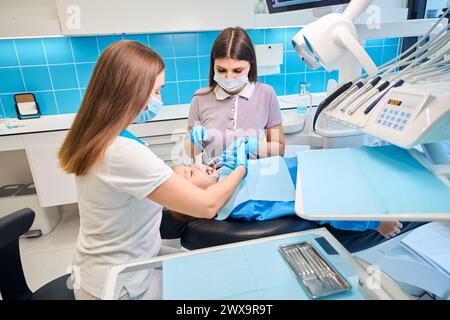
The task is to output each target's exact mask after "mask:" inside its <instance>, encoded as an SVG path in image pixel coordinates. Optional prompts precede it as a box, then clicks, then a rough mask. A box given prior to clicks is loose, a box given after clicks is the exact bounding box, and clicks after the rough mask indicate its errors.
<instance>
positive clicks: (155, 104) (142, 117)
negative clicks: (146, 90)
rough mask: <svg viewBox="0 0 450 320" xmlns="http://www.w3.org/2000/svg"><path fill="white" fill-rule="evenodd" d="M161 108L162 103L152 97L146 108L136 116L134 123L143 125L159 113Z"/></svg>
mask: <svg viewBox="0 0 450 320" xmlns="http://www.w3.org/2000/svg"><path fill="white" fill-rule="evenodd" d="M162 106H163V103H162V102H161V101H159V100H158V99H156V98H154V97H153V98H152V100H150V102H149V103H148V105H147V108H146V109H145V110H143V111H141V112H140V113H139V114H138V116H137V117H136V119H134V122H136V123H144V122H147V121H149V120H151V119H153V118H154V117H156V115H157V114H158V113H159V112H160V111H161V108H162Z"/></svg>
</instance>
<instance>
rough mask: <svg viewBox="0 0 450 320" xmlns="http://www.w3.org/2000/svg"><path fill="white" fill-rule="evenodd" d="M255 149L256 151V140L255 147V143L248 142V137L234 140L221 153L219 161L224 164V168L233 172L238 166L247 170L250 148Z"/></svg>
mask: <svg viewBox="0 0 450 320" xmlns="http://www.w3.org/2000/svg"><path fill="white" fill-rule="evenodd" d="M255 140H256V139H255ZM255 147H256V149H257V140H256V146H255V142H254V141H252V142H250V139H249V138H248V137H245V138H241V139H238V140H235V141H234V142H233V143H232V144H231V145H230V146H229V147H228V148H227V150H225V151H224V152H223V153H222V155H221V157H220V161H221V162H222V163H223V164H224V166H226V167H228V168H230V169H233V170H234V169H236V168H237V167H238V166H244V167H245V168H246V169H247V168H248V158H249V154H250V148H255ZM246 175H247V174H246Z"/></svg>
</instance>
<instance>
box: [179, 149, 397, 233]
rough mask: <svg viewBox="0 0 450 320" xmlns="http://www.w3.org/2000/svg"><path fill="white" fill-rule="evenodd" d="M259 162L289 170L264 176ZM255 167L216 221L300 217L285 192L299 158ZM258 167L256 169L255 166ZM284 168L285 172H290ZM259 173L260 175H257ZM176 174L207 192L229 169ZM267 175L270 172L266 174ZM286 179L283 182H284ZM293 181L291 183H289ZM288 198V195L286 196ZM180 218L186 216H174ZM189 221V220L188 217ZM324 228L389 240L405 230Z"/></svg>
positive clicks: (347, 225)
mask: <svg viewBox="0 0 450 320" xmlns="http://www.w3.org/2000/svg"><path fill="white" fill-rule="evenodd" d="M258 162H261V163H262V162H265V165H266V169H267V168H268V167H267V164H272V165H273V164H277V163H279V164H283V166H284V163H285V164H286V167H287V170H288V172H287V170H285V172H284V173H283V170H275V171H273V170H272V172H270V173H268V174H267V175H266V176H264V174H263V171H261V170H264V169H261V167H264V166H258V164H259V163H258ZM253 164H254V165H250V166H249V169H248V170H249V171H248V174H247V177H246V178H245V179H244V180H243V181H242V182H241V185H240V187H239V188H238V189H237V190H236V192H235V194H234V196H233V197H232V198H231V199H230V200H229V201H228V203H227V204H226V205H225V206H224V207H223V208H222V209H221V210H220V211H219V212H218V215H217V217H216V219H219V220H223V219H226V218H228V217H231V218H234V219H241V220H246V221H261V220H270V219H275V218H279V217H281V216H288V215H296V214H295V202H294V199H293V198H292V192H293V191H292V190H291V197H289V196H286V192H287V191H285V190H288V189H289V188H291V189H292V188H293V186H296V180H297V167H298V162H297V158H296V157H295V158H281V157H272V158H265V159H261V160H253ZM255 164H256V165H255ZM286 167H284V168H286ZM257 170H258V172H256V171H257ZM173 171H174V172H175V173H176V174H179V175H181V176H183V177H184V178H186V179H187V180H189V181H190V182H191V183H192V184H194V185H196V186H197V187H200V188H203V189H206V188H208V187H209V186H211V185H212V184H214V183H217V182H218V180H219V179H221V177H223V176H225V175H226V174H227V168H225V167H224V168H221V169H220V170H215V169H213V168H210V167H207V166H205V165H202V164H194V165H192V166H175V167H173ZM266 173H267V171H266ZM280 176H283V177H282V179H280V178H281V177H280ZM289 179H290V181H288V180H289ZM283 194H284V195H283ZM172 213H173V214H174V215H175V216H177V217H178V218H183V219H184V218H185V217H184V216H183V215H181V214H178V213H175V212H172ZM186 219H187V217H186ZM317 222H318V223H320V224H325V223H328V224H330V225H331V226H333V227H334V228H336V229H342V230H354V231H365V230H367V229H373V230H376V231H378V232H379V233H380V234H381V235H383V236H384V237H385V238H387V239H389V238H391V237H394V236H396V235H397V234H399V233H400V230H401V229H402V228H403V226H402V224H401V223H400V222H398V221H381V222H380V221H317Z"/></svg>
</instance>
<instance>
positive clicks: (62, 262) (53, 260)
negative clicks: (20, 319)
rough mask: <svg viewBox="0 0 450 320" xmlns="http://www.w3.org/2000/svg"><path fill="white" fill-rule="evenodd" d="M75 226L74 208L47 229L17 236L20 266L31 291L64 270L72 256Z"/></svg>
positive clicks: (77, 225)
mask: <svg viewBox="0 0 450 320" xmlns="http://www.w3.org/2000/svg"><path fill="white" fill-rule="evenodd" d="M79 226H80V224H79V216H78V212H77V211H76V210H72V211H65V212H64V213H63V214H62V218H61V221H60V222H59V223H58V224H57V225H56V227H55V229H54V230H53V231H52V232H51V233H49V234H47V235H43V236H41V237H39V238H33V239H20V252H21V258H22V265H23V270H24V273H25V278H26V280H27V283H28V286H29V287H30V289H31V290H32V291H35V290H36V289H38V288H40V287H41V286H42V285H44V284H46V283H48V282H49V281H51V280H53V279H55V278H58V277H60V276H62V275H64V274H66V273H67V269H68V267H69V266H70V265H71V263H72V260H73V258H74V254H75V246H76V241H77V236H78V229H79Z"/></svg>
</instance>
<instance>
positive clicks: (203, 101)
mask: <svg viewBox="0 0 450 320" xmlns="http://www.w3.org/2000/svg"><path fill="white" fill-rule="evenodd" d="M208 91H209V92H208ZM205 92H206V93H205ZM280 124H282V118H281V111H280V105H279V104H278V99H277V96H276V94H275V91H274V90H273V88H272V87H271V86H269V85H266V84H263V83H259V82H255V83H249V84H247V85H246V86H245V88H244V89H243V90H242V91H241V92H240V93H239V94H237V95H230V94H228V93H227V92H225V91H224V90H223V89H222V88H221V87H220V86H216V87H215V88H214V90H212V91H211V90H210V88H204V89H200V90H198V91H197V92H196V94H195V95H194V97H193V98H192V102H191V107H190V110H189V118H188V126H189V127H194V126H203V127H204V128H205V129H206V132H207V133H208V137H209V141H208V142H206V143H205V144H206V152H207V153H208V156H209V157H211V158H212V157H217V156H220V155H221V154H222V152H223V151H224V150H225V149H226V148H227V146H229V145H230V144H231V143H232V142H233V140H234V139H236V138H241V137H245V136H249V137H253V138H257V139H259V140H263V141H266V133H265V130H266V129H270V128H272V127H275V126H278V125H280Z"/></svg>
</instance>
